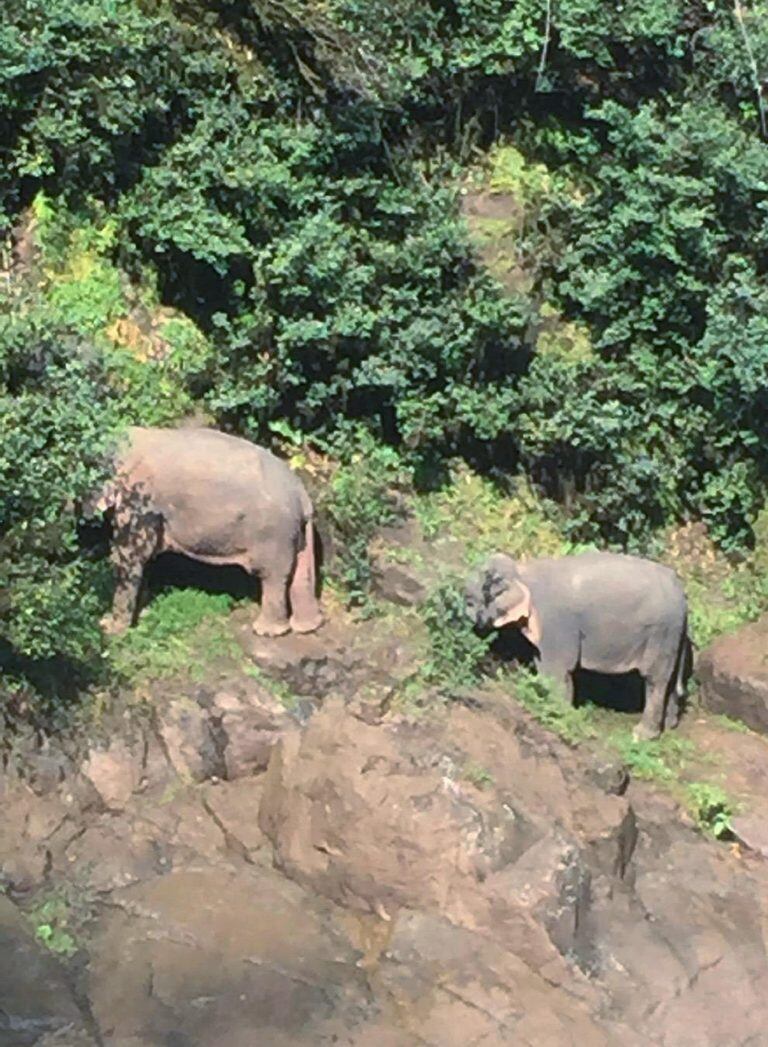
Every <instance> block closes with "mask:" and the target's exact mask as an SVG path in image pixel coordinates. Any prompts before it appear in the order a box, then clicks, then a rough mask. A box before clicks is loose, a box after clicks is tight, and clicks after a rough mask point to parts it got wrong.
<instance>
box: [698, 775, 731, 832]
mask: <svg viewBox="0 0 768 1047" xmlns="http://www.w3.org/2000/svg"><path fill="white" fill-rule="evenodd" d="M686 800H687V806H688V810H689V811H690V812H691V814H692V815H693V817H694V818H695V819H696V823H697V825H698V826H699V828H700V829H701V830H702V832H705V833H709V834H710V835H711V836H714V837H715V838H716V839H720V838H721V837H723V836H730V835H731V833H732V832H733V828H732V825H731V819H732V818H733V816H734V814H736V812H737V810H738V804H737V803H736V802H735V801H734V800H733V799H732V798H731V797H730V796H729V795H728V793H727V792H726V791H725V790H724V789H723V788H722V787H721V786H719V785H714V784H713V783H712V782H690V783H689V784H688V785H687V786H686Z"/></svg>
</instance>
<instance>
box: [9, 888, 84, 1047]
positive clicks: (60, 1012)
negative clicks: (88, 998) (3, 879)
mask: <svg viewBox="0 0 768 1047" xmlns="http://www.w3.org/2000/svg"><path fill="white" fill-rule="evenodd" d="M57 1030H59V1031H60V1033H61V1035H62V1036H64V1035H65V1034H66V1035H71V1036H72V1037H74V1036H75V1035H81V1034H83V1032H84V1030H83V1027H82V1016H81V1014H80V1010H79V1008H78V1006H77V1004H76V1002H75V999H74V996H73V994H72V992H71V990H70V987H69V985H68V982H67V978H66V975H65V973H64V970H63V968H62V967H61V965H60V964H59V963H58V961H57V960H56V959H55V958H54V957H53V956H52V955H51V954H50V953H47V952H46V951H45V950H44V949H43V948H42V947H41V946H40V945H38V943H37V942H36V941H35V940H34V938H33V937H32V934H31V931H30V928H29V924H28V923H27V921H26V920H25V919H24V917H23V916H22V915H21V913H20V912H19V911H18V909H17V908H16V907H15V906H14V905H13V904H12V903H11V902H10V901H9V900H8V899H7V898H4V897H2V896H1V895H0V1044H3V1047H26V1045H27V1044H30V1045H31V1044H35V1043H38V1042H39V1040H40V1038H41V1037H42V1036H44V1035H45V1034H46V1033H52V1032H55V1031H57ZM59 1042H61V1043H65V1042H66V1041H65V1040H64V1039H61V1040H60V1041H59ZM86 1042H88V1041H86Z"/></svg>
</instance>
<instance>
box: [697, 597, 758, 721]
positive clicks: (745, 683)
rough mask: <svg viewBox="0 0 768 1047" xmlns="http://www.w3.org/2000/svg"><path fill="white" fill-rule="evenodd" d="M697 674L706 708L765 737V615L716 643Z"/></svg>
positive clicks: (702, 656)
mask: <svg viewBox="0 0 768 1047" xmlns="http://www.w3.org/2000/svg"><path fill="white" fill-rule="evenodd" d="M696 674H697V676H698V679H699V682H700V685H701V699H702V703H703V705H704V706H705V707H706V708H707V709H709V710H710V711H711V712H714V713H723V714H725V715H726V716H730V717H732V718H733V719H735V720H741V721H742V722H743V723H745V724H746V725H747V726H748V727H751V728H752V730H753V731H760V732H762V733H763V734H768V615H764V616H763V617H762V618H760V619H759V621H756V622H752V623H751V624H750V625H745V626H744V627H743V628H741V629H737V630H736V632H734V633H729V634H728V635H726V636H721V637H719V638H718V639H717V640H715V642H714V643H713V644H711V646H710V647H708V648H706V650H704V651H703V652H702V653H701V654H700V655H699V658H698V661H697V665H696Z"/></svg>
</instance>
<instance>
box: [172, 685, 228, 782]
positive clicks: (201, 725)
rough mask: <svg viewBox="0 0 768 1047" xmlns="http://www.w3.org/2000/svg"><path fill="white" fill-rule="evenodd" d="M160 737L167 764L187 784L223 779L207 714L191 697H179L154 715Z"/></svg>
mask: <svg viewBox="0 0 768 1047" xmlns="http://www.w3.org/2000/svg"><path fill="white" fill-rule="evenodd" d="M155 717H156V723H157V735H158V738H159V740H160V743H161V745H162V746H163V748H164V750H165V753H166V756H167V758H168V762H169V763H170V765H171V766H172V767H173V769H174V771H175V772H176V774H177V775H178V776H179V777H180V778H182V779H184V780H185V781H193V782H202V781H205V779H206V778H212V777H219V778H222V777H224V773H225V770H224V766H223V761H222V758H221V754H220V751H219V748H218V746H217V744H216V739H215V737H214V732H213V728H212V725H211V722H210V719H209V716H208V712H207V711H206V710H205V709H203V708H202V707H201V706H200V704H199V703H198V702H196V701H194V700H193V699H192V698H177V699H175V700H174V701H171V702H169V703H168V704H167V705H165V706H162V707H158V708H157V709H156V712H155Z"/></svg>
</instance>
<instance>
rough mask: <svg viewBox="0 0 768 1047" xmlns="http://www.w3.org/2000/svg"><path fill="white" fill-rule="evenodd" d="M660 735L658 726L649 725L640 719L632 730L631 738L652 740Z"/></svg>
mask: <svg viewBox="0 0 768 1047" xmlns="http://www.w3.org/2000/svg"><path fill="white" fill-rule="evenodd" d="M660 737H661V731H660V730H659V729H658V727H649V726H648V725H647V724H645V723H643V722H642V721H641V722H640V723H639V724H637V726H636V727H635V728H634V730H633V731H632V738H633V739H634V740H635V741H636V742H653V741H655V740H656V739H657V738H660Z"/></svg>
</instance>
